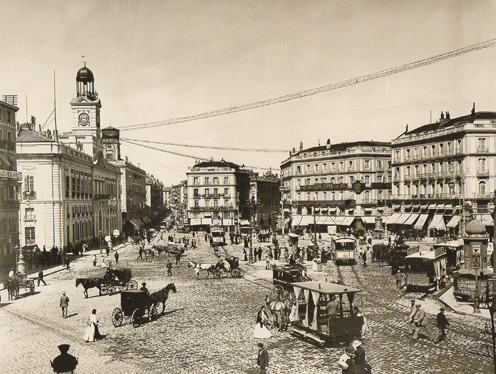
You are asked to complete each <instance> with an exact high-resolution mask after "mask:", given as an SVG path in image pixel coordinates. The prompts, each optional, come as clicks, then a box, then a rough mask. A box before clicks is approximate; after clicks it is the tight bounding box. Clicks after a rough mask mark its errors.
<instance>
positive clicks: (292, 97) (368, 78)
mask: <svg viewBox="0 0 496 374" xmlns="http://www.w3.org/2000/svg"><path fill="white" fill-rule="evenodd" d="M495 44H496V38H494V39H490V40H487V41H484V42H481V43H477V44H472V45H470V46H467V47H464V48H460V49H456V50H453V51H450V52H446V53H442V54H439V55H436V56H433V57H429V58H426V59H422V60H417V61H415V62H410V63H407V64H404V65H399V66H396V67H393V68H388V69H384V70H380V71H378V72H375V73H371V74H366V75H362V76H359V77H356V78H352V79H347V80H344V81H341V82H337V83H332V84H329V85H326V86H321V87H317V88H313V89H309V90H305V91H300V92H296V93H292V94H289V95H284V96H278V97H275V98H272V99H267V100H261V101H256V102H253V103H249V104H243V105H237V106H232V107H229V108H224V109H218V110H214V111H210V112H204V113H200V114H194V115H191V116H184V117H176V118H172V119H169V120H165V121H156V122H149V123H143V124H137V125H129V126H123V127H121V128H120V131H132V130H138V129H145V128H152V127H159V126H170V125H174V124H177V123H184V122H192V121H197V120H201V119H205V118H212V117H218V116H223V115H226V114H231V113H237V112H242V111H247V110H252V109H257V108H262V107H265V106H269V105H274V104H279V103H284V102H287V101H291V100H296V99H301V98H304V97H308V96H312V95H316V94H320V93H323V92H329V91H333V90H337V89H340V88H344V87H354V86H356V85H357V84H359V83H364V82H368V81H371V80H375V79H379V78H383V77H386V76H389V75H393V74H398V73H402V72H405V71H408V70H413V69H417V68H421V67H424V66H427V65H431V64H435V63H437V62H440V61H444V60H447V59H450V58H453V57H457V56H460V55H463V54H466V53H471V52H475V51H479V50H481V49H484V48H489V47H492V46H494V45H495Z"/></svg>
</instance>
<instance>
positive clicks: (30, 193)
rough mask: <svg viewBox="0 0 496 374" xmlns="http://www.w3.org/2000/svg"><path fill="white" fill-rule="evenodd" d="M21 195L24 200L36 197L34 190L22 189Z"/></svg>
mask: <svg viewBox="0 0 496 374" xmlns="http://www.w3.org/2000/svg"><path fill="white" fill-rule="evenodd" d="M22 196H23V198H24V199H26V200H31V199H36V191H24V192H23V194H22Z"/></svg>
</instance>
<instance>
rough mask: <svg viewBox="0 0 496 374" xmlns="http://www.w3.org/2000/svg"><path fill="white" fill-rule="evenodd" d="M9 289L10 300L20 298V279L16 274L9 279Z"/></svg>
mask: <svg viewBox="0 0 496 374" xmlns="http://www.w3.org/2000/svg"><path fill="white" fill-rule="evenodd" d="M6 284H7V290H8V295H9V300H14V299H17V298H19V279H17V278H16V277H15V276H13V277H10V278H9V279H8V280H7V283H6Z"/></svg>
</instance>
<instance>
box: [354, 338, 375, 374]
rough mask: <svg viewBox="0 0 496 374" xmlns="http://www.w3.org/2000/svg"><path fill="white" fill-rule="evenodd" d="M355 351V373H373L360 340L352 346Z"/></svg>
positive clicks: (355, 341)
mask: <svg viewBox="0 0 496 374" xmlns="http://www.w3.org/2000/svg"><path fill="white" fill-rule="evenodd" d="M351 345H352V346H353V348H354V349H355V373H357V374H369V373H371V372H372V368H371V367H370V365H369V364H368V363H367V361H365V350H364V349H363V347H362V342H361V341H360V340H354V341H353V343H352V344H351Z"/></svg>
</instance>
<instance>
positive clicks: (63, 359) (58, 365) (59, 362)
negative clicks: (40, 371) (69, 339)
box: [50, 344, 78, 373]
mask: <svg viewBox="0 0 496 374" xmlns="http://www.w3.org/2000/svg"><path fill="white" fill-rule="evenodd" d="M69 347H70V345H69V344H61V345H59V350H60V355H58V356H57V357H55V358H54V360H53V361H50V364H51V365H52V368H53V371H55V372H56V373H72V372H73V370H75V369H76V366H77V364H78V360H77V358H76V357H74V356H73V355H70V354H69V353H67V352H68V351H69Z"/></svg>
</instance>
